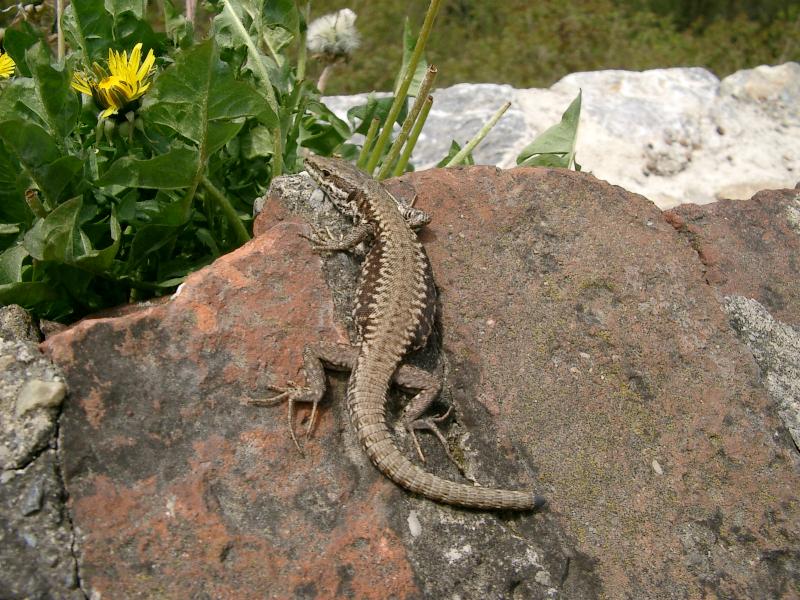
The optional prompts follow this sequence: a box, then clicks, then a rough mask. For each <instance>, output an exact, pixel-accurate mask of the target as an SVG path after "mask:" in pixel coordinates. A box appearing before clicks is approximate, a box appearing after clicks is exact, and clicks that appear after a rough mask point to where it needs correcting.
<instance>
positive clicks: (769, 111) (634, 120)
mask: <svg viewBox="0 0 800 600" xmlns="http://www.w3.org/2000/svg"><path fill="white" fill-rule="evenodd" d="M579 89H582V90H583V102H582V112H581V124H580V134H579V138H578V143H577V159H578V162H579V163H580V164H581V165H583V168H584V170H585V171H589V172H591V173H593V174H594V175H596V176H597V177H599V178H601V179H604V180H607V181H609V182H610V183H613V184H615V185H620V186H623V187H624V188H626V189H628V190H630V191H633V192H636V193H639V194H642V195H644V196H646V197H648V198H650V199H652V200H653V201H654V202H655V203H656V204H657V205H658V206H659V207H661V208H670V207H673V206H676V205H678V204H682V203H685V202H694V203H697V204H707V203H710V202H714V201H716V200H719V199H723V198H735V199H746V198H749V197H750V196H752V195H753V194H755V193H756V192H757V191H759V190H763V189H769V188H773V189H778V188H788V187H793V186H794V185H795V183H797V181H798V178H800V116H798V115H800V113H798V111H797V106H798V103H799V102H800V64H798V63H793V62H790V63H786V64H784V65H779V66H775V67H770V66H761V67H757V68H755V69H747V70H743V71H738V72H736V73H734V74H732V75H730V76H728V77H726V78H725V79H723V80H722V81H720V80H719V79H717V77H715V76H714V75H713V74H712V73H710V72H709V71H707V70H705V69H700V68H679V69H654V70H651V71H643V72H632V71H615V70H611V71H596V72H591V73H573V74H571V75H568V76H567V77H565V78H563V79H562V80H561V81H559V82H557V83H556V84H554V85H553V86H551V87H550V88H549V89H527V90H517V89H514V88H511V87H510V86H507V85H493V84H459V85H455V86H452V87H449V88H445V89H441V90H437V91H436V92H435V93H434V105H433V106H434V108H433V110H432V111H431V113H430V115H429V117H428V120H427V122H426V124H425V129H424V130H423V133H422V135H421V136H420V141H419V143H418V144H417V146H416V148H415V150H414V154H413V162H414V164H415V165H416V167H417V169H418V170H420V169H424V168H428V167H431V166H433V165H435V164H436V163H437V162H439V160H441V159H442V158H443V157H444V156H445V155H446V154H447V151H448V149H449V147H450V141H451V140H453V139H455V140H456V141H458V142H459V143H460V144H462V145H463V144H464V143H465V142H466V141H468V140H469V139H470V138H471V137H472V136H473V135H474V134H475V133H476V132H477V131H478V130H479V129H480V127H481V126H482V125H483V124H484V123H485V122H486V121H488V119H489V117H490V116H491V115H492V114H493V113H494V112H495V111H496V110H497V108H499V107H500V106H501V105H502V104H503V103H504V102H506V101H509V100H510V101H511V102H512V107H511V109H509V111H508V112H506V114H505V115H504V116H503V118H502V119H501V120H500V121H499V123H498V124H497V126H496V127H495V129H494V130H492V131H491V132H490V133H489V135H488V136H487V137H486V139H485V140H484V141H483V142H481V145H480V146H478V148H477V149H476V150H475V152H474V156H475V160H476V162H478V163H479V164H488V165H498V166H502V167H511V166H513V165H514V164H516V157H517V155H518V154H519V153H520V151H521V150H522V149H523V148H524V147H525V146H526V145H527V144H529V143H530V142H531V141H533V139H534V138H535V137H536V136H537V135H538V134H540V133H542V132H543V131H544V130H546V129H547V128H548V127H550V126H551V125H554V124H556V123H558V122H559V120H560V119H561V114H562V113H563V112H564V110H566V108H567V106H568V105H569V103H570V102H571V101H572V99H573V98H574V97H575V96H576V95H577V93H578V90H579ZM325 101H326V103H327V104H328V105H329V106H331V108H333V109H334V110H335V112H337V114H338V115H339V116H340V117H342V118H346V112H347V109H348V108H350V107H351V106H354V105H357V104H363V103H364V102H365V101H366V94H360V95H357V96H335V97H329V98H326V100H325Z"/></svg>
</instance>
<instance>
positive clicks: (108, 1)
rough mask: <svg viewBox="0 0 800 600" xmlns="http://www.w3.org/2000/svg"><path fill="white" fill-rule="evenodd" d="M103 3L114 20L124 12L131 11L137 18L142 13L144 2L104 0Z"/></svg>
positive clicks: (136, 0)
mask: <svg viewBox="0 0 800 600" xmlns="http://www.w3.org/2000/svg"><path fill="white" fill-rule="evenodd" d="M104 5H105V8H106V10H107V11H108V12H109V14H110V15H111V16H112V17H113V18H114V20H116V19H117V17H119V15H121V14H122V13H124V12H131V13H133V14H134V15H136V17H137V18H139V19H141V18H142V15H143V9H144V2H142V0H104Z"/></svg>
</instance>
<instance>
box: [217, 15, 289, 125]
mask: <svg viewBox="0 0 800 600" xmlns="http://www.w3.org/2000/svg"><path fill="white" fill-rule="evenodd" d="M221 4H222V7H223V10H222V12H221V13H220V14H218V15H217V16H216V17H214V20H213V21H212V25H211V35H212V39H215V40H217V43H218V44H219V45H220V47H222V48H230V49H233V50H236V49H239V48H244V49H246V56H247V62H246V63H245V68H246V69H248V70H250V71H252V73H253V74H254V75H255V76H256V77H257V78H258V79H259V80H260V84H261V88H260V89H261V92H262V93H263V97H264V99H265V100H266V102H267V104H268V105H269V107H270V109H271V110H272V112H273V113H275V114H277V113H278V100H277V98H276V97H275V91H274V90H273V89H272V80H271V78H270V74H269V69H270V67H271V65H272V64H274V62H275V60H279V59H281V58H282V57H281V56H280V55H275V57H274V59H275V60H273V59H272V58H269V57H267V56H265V55H264V53H263V52H261V50H260V49H259V48H258V44H259V43H260V38H261V37H262V35H263V32H264V29H265V27H264V24H263V21H262V17H261V12H260V11H261V7H263V4H261V3H259V4H254V3H252V2H247V0H221ZM266 41H268V40H267V39H266V38H265V42H266Z"/></svg>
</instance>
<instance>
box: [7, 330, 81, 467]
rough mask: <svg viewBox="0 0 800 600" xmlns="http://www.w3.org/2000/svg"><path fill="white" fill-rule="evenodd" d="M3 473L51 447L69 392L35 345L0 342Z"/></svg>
mask: <svg viewBox="0 0 800 600" xmlns="http://www.w3.org/2000/svg"><path fill="white" fill-rule="evenodd" d="M0 365H2V366H3V368H2V369H0V469H3V470H5V469H20V468H23V467H24V466H25V465H27V464H28V463H29V462H30V461H31V460H33V459H34V458H35V457H36V454H37V453H38V452H40V451H41V450H42V449H43V448H45V447H46V446H48V445H49V444H50V441H51V440H52V438H53V434H54V432H55V426H56V418H57V415H58V410H57V409H58V405H59V404H60V403H61V401H62V400H63V398H64V393H65V391H66V388H65V386H64V382H63V381H61V374H60V372H59V371H58V369H56V368H55V367H54V366H53V365H52V363H51V362H50V361H49V360H48V359H47V358H45V357H44V356H42V354H41V352H39V348H38V347H37V345H36V344H34V343H32V342H26V341H11V340H6V339H3V338H0Z"/></svg>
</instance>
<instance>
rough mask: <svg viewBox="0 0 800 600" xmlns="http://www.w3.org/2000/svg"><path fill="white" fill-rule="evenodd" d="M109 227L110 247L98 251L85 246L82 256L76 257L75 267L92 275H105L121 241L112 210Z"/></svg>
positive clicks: (115, 216)
mask: <svg viewBox="0 0 800 600" xmlns="http://www.w3.org/2000/svg"><path fill="white" fill-rule="evenodd" d="M109 226H110V228H111V245H109V246H108V247H106V248H103V249H102V250H99V249H96V248H92V247H91V245H90V244H87V245H86V246H85V247H84V253H83V255H82V256H79V257H76V259H75V265H76V266H78V267H80V268H81V269H85V270H87V271H91V272H93V273H105V272H106V271H108V270H109V269H110V268H111V265H112V264H113V263H114V259H115V258H116V256H117V252H119V245H120V241H121V239H122V235H121V234H122V229H121V228H120V226H119V221H118V220H117V215H116V212H115V211H113V210H112V211H111V219H110V221H109ZM87 241H88V240H87Z"/></svg>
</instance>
